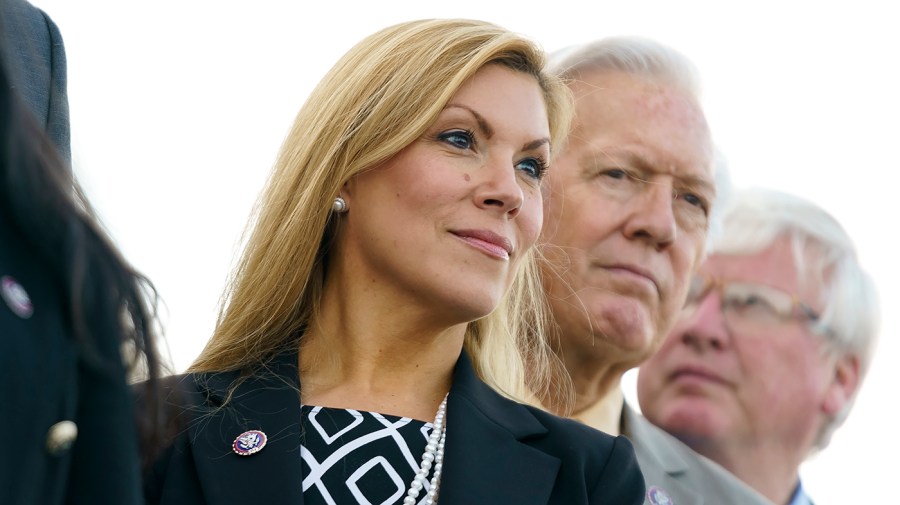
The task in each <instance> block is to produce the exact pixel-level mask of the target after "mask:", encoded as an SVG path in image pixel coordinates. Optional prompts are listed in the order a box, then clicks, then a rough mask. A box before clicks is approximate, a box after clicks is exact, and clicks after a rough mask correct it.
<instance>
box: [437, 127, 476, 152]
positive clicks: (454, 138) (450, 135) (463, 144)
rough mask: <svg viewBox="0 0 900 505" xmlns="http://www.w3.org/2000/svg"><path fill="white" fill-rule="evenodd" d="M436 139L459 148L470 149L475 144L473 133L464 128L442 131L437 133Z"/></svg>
mask: <svg viewBox="0 0 900 505" xmlns="http://www.w3.org/2000/svg"><path fill="white" fill-rule="evenodd" d="M438 139H440V140H442V141H444V142H446V143H448V144H451V145H453V146H454V147H458V148H459V149H471V148H472V147H473V146H474V145H475V134H474V133H473V132H470V131H466V130H452V131H448V132H444V133H441V134H440V135H438Z"/></svg>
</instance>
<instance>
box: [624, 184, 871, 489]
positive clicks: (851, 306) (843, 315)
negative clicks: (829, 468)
mask: <svg viewBox="0 0 900 505" xmlns="http://www.w3.org/2000/svg"><path fill="white" fill-rule="evenodd" d="M877 298H878V297H877V293H876V291H875V287H874V285H873V283H872V281H871V279H870V277H869V276H868V275H867V274H866V273H865V272H864V271H863V270H862V268H861V266H860V264H859V260H858V258H857V255H856V252H855V249H854V246H853V242H852V241H851V239H850V237H849V236H848V235H847V233H846V232H845V231H844V230H843V228H842V227H841V226H840V224H838V222H837V221H836V220H835V219H834V218H832V217H831V216H830V215H829V214H828V213H826V212H825V211H824V210H822V209H821V208H819V207H818V206H816V205H814V204H812V203H810V202H808V201H805V200H803V199H800V198H798V197H795V196H791V195H787V194H784V193H780V192H775V191H765V190H754V191H747V192H744V193H741V194H739V195H738V196H737V198H736V199H735V200H734V202H733V203H732V205H731V206H730V207H729V208H728V211H727V213H726V215H725V221H724V227H723V234H722V236H721V237H720V238H719V239H718V240H717V241H716V243H715V245H714V247H713V250H712V253H711V255H710V256H709V258H707V260H706V261H705V263H704V264H703V266H702V268H701V269H700V272H699V274H698V275H697V276H696V277H694V279H693V282H692V283H691V287H690V290H689V292H688V296H687V301H686V303H685V305H684V308H683V310H682V313H681V317H680V319H679V321H678V322H677V323H676V324H675V327H674V329H673V331H672V332H671V333H670V334H669V336H668V337H667V339H666V341H665V342H664V343H663V345H662V347H661V348H660V350H659V351H658V352H657V353H656V354H655V355H654V356H653V357H652V358H650V359H649V360H648V361H646V362H645V363H644V364H643V365H642V366H641V368H640V374H639V378H638V396H639V403H640V405H641V409H642V412H643V414H644V415H645V416H646V417H647V418H648V419H649V420H650V421H651V422H653V423H654V424H656V425H658V426H660V427H661V428H663V429H665V430H666V431H668V432H669V433H671V434H673V435H675V436H676V437H677V438H679V439H680V440H682V441H683V442H685V443H686V444H687V445H689V446H690V447H692V448H693V449H694V450H695V451H697V452H699V453H700V454H703V455H704V456H706V457H708V458H710V459H712V460H713V461H716V462H718V463H719V464H721V465H722V466H723V467H725V468H726V469H728V470H729V471H730V472H732V473H733V474H735V475H736V476H738V477H739V478H740V479H742V480H743V481H745V482H747V483H748V484H749V485H750V486H752V487H753V488H755V489H756V490H757V491H759V492H760V493H762V494H763V495H765V496H766V497H767V498H768V499H770V500H771V501H772V502H774V503H776V504H778V505H788V504H790V505H801V504H802V505H807V504H811V503H812V501H811V500H810V499H809V497H808V496H807V495H806V493H805V491H804V489H803V486H802V485H801V484H800V478H799V467H800V464H801V463H802V462H803V461H804V460H805V459H806V458H807V457H809V456H810V455H811V454H813V453H815V452H817V451H819V450H821V449H824V448H825V446H826V445H827V444H828V441H829V439H830V437H831V435H832V433H833V432H834V430H835V429H837V428H838V426H840V424H841V423H842V422H843V421H844V420H845V419H846V417H847V414H848V413H849V411H850V408H851V406H852V405H853V401H854V399H855V397H856V393H857V392H858V390H859V386H860V383H861V381H862V378H863V376H864V375H865V373H866V370H867V369H868V368H869V363H870V361H871V358H872V353H873V349H874V345H875V341H876V337H877V334H878V324H879V312H878V310H879V309H878V299H877Z"/></svg>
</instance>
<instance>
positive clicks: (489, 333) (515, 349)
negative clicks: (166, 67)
mask: <svg viewBox="0 0 900 505" xmlns="http://www.w3.org/2000/svg"><path fill="white" fill-rule="evenodd" d="M487 64H501V65H504V66H506V67H509V68H511V69H514V70H516V71H520V72H525V73H527V74H529V75H532V76H534V77H535V79H536V81H537V82H538V84H539V85H540V87H541V89H542V91H543V96H544V101H545V105H546V108H547V115H548V121H549V128H550V136H551V145H552V146H557V145H559V144H560V143H561V142H562V141H563V140H564V138H565V135H566V134H567V132H568V128H569V123H570V120H571V116H572V107H573V106H572V99H571V96H570V94H569V91H568V89H567V87H566V86H565V85H564V84H563V83H562V82H561V81H560V80H558V79H557V78H556V77H554V76H552V75H549V74H547V73H545V72H544V71H543V66H544V53H543V51H542V50H541V49H540V48H539V47H538V46H536V45H535V44H534V43H533V42H531V41H529V40H527V39H525V38H523V37H521V36H519V35H516V34H513V33H511V32H508V31H506V30H504V29H502V28H500V27H498V26H495V25H492V24H489V23H485V22H481V21H472V20H421V21H412V22H407V23H402V24H398V25H395V26H392V27H389V28H386V29H384V30H381V31H379V32H377V33H375V34H373V35H371V36H369V37H367V38H365V39H364V40H362V41H361V42H360V43H358V44H357V45H356V46H355V47H353V48H352V49H351V50H350V51H349V52H348V53H347V54H345V55H344V56H343V57H342V58H341V59H340V60H339V61H338V62H337V64H335V66H334V67H333V68H332V69H331V70H330V71H329V72H328V74H326V76H325V77H324V78H323V79H322V81H321V82H320V83H319V84H318V86H317V87H316V88H315V89H314V90H313V92H312V94H311V95H310V97H309V99H308V100H307V102H306V104H305V105H304V106H303V108H302V109H301V110H300V112H299V113H298V114H297V117H296V119H295V120H294V124H293V127H292V128H291V130H290V133H289V134H288V136H287V138H286V140H285V142H284V144H283V146H282V149H281V152H280V154H279V156H278V159H277V161H276V164H275V167H274V170H273V173H272V175H271V177H270V179H269V183H268V186H267V188H266V189H265V191H264V193H263V194H262V197H261V200H260V201H259V202H258V204H257V208H256V210H255V213H254V218H253V219H252V220H251V224H250V228H249V229H248V230H249V231H250V235H249V240H248V241H247V244H246V247H245V249H244V251H243V255H242V257H241V258H240V260H239V263H238V264H237V267H236V268H235V270H234V272H233V273H232V277H231V282H230V283H229V286H228V287H227V288H226V290H225V293H224V294H223V299H222V306H221V309H220V313H219V320H218V325H217V327H216V330H215V332H214V334H213V336H212V338H211V339H210V341H209V342H208V343H207V345H206V347H205V349H204V350H203V352H202V353H201V354H200V356H199V357H198V358H197V360H196V361H195V362H194V364H193V365H192V367H191V370H190V371H192V372H209V371H224V370H238V369H240V370H254V369H256V368H257V367H259V366H260V365H262V364H264V363H265V362H266V361H267V360H268V359H270V358H271V357H273V356H274V355H275V354H277V353H278V352H283V351H285V350H288V349H298V348H299V338H300V336H301V335H302V333H303V332H304V330H305V329H306V328H307V327H309V325H310V324H312V321H313V320H314V319H315V317H316V315H317V314H318V309H319V303H320V301H321V297H322V292H323V285H324V280H325V272H326V268H327V257H328V250H329V247H330V245H331V243H332V240H333V239H334V237H335V236H336V233H337V227H338V226H339V224H340V220H339V219H331V217H330V216H331V212H330V209H331V204H332V201H333V199H334V197H335V195H337V194H338V192H339V190H340V188H341V187H342V186H343V184H344V183H345V182H347V181H348V180H349V179H351V178H352V177H353V176H355V175H357V174H359V173H360V172H362V171H364V170H366V169H369V168H371V167H373V166H376V165H378V164H380V163H382V162H384V161H385V160H387V159H389V158H391V157H392V156H394V155H395V154H397V153H398V152H399V151H401V150H402V149H403V148H405V147H406V146H407V145H409V144H410V143H412V142H413V141H414V140H415V139H417V138H419V137H421V136H422V135H423V134H424V132H425V131H426V129H427V128H428V127H429V126H431V124H433V123H434V121H436V120H437V117H438V115H439V114H440V113H441V111H442V110H443V108H444V107H445V106H446V104H447V103H448V102H449V101H450V99H451V98H452V97H453V95H454V94H455V93H456V91H457V90H458V89H459V88H460V86H461V85H462V84H463V83H464V82H465V81H466V80H467V79H469V78H470V77H472V76H473V75H474V74H475V72H477V71H478V70H479V69H480V68H481V67H483V66H484V65H487ZM533 254H534V253H533V252H529V253H528V255H527V257H525V258H523V260H522V267H521V270H520V272H519V275H518V276H517V277H516V279H515V281H514V282H513V285H512V287H511V288H510V290H509V292H508V293H507V294H506V296H505V297H504V298H503V300H502V301H501V303H500V305H499V307H497V309H496V310H495V311H494V312H493V313H491V314H490V315H488V316H487V317H485V318H482V319H480V320H478V321H474V322H472V323H470V324H469V325H468V328H467V331H466V338H465V349H466V351H467V352H468V353H469V355H470V356H471V357H472V361H473V364H474V365H475V369H476V371H477V373H478V374H479V376H480V377H481V378H482V380H484V381H485V382H486V383H487V384H489V385H490V386H491V387H493V388H494V389H496V390H497V391H499V392H500V393H501V394H504V395H506V396H509V397H512V398H515V399H518V400H523V401H529V402H531V401H533V400H532V393H531V392H532V391H534V392H537V391H543V390H544V389H545V388H547V387H549V385H548V384H549V377H550V376H549V375H548V373H547V372H548V371H549V369H548V367H549V366H552V363H553V362H552V361H551V360H552V353H550V352H549V351H548V346H547V345H546V343H545V342H544V341H543V335H544V332H543V331H542V330H543V328H542V326H543V321H544V303H543V299H542V294H541V287H540V286H541V285H540V282H539V281H538V277H537V268H536V265H535V262H534V256H533ZM526 368H527V369H528V377H527V378H526V374H525V370H526Z"/></svg>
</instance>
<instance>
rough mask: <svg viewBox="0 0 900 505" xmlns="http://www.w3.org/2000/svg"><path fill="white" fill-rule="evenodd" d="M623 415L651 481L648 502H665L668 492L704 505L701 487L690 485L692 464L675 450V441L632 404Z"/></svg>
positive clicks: (681, 500)
mask: <svg viewBox="0 0 900 505" xmlns="http://www.w3.org/2000/svg"><path fill="white" fill-rule="evenodd" d="M622 417H623V419H622V425H623V428H624V429H623V431H624V432H625V433H626V434H627V435H628V437H629V439H631V442H632V445H634V452H635V454H636V455H637V456H638V462H639V463H640V464H641V471H642V472H643V473H644V481H645V482H646V484H647V496H646V499H645V501H644V503H665V500H664V499H663V498H662V496H664V495H665V496H668V497H670V498H672V499H673V501H674V502H675V503H676V504H678V503H691V504H695V505H702V504H703V503H704V500H703V495H702V494H700V493H699V491H700V490H695V489H691V488H690V487H689V485H690V479H689V477H690V476H689V475H688V472H689V470H690V468H691V467H690V465H689V464H688V463H687V462H686V461H685V460H684V458H682V456H681V455H680V454H678V453H677V452H676V451H675V450H673V449H672V447H671V442H669V441H668V440H667V439H666V437H665V436H663V435H661V434H660V431H659V429H658V428H656V427H655V426H653V425H651V424H650V421H647V420H646V419H644V418H643V417H641V416H640V415H638V414H637V413H636V412H635V411H634V410H632V409H631V407H629V406H628V404H625V406H624V408H623V409H622ZM654 488H655V490H654ZM660 493H662V494H660ZM656 495H659V496H656Z"/></svg>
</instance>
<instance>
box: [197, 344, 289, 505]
mask: <svg viewBox="0 0 900 505" xmlns="http://www.w3.org/2000/svg"><path fill="white" fill-rule="evenodd" d="M296 358H297V354H296V353H286V354H284V355H281V356H279V357H278V358H277V359H276V360H275V361H274V362H273V363H272V364H271V365H270V367H269V370H268V371H267V372H266V373H264V374H263V375H261V376H259V377H253V378H249V379H247V380H245V381H244V382H243V383H241V385H240V386H238V388H237V389H236V390H235V391H234V393H233V397H232V400H231V401H229V402H228V404H227V405H226V406H225V407H224V408H220V409H218V410H216V407H217V406H219V405H221V404H222V403H223V402H224V399H225V398H226V397H227V395H228V390H229V388H230V387H231V384H232V383H233V381H234V380H235V379H236V378H237V373H220V374H212V375H205V376H200V377H199V378H198V379H197V385H198V389H199V391H200V392H201V394H205V395H206V398H207V400H208V401H207V406H208V408H210V409H211V412H210V413H208V414H206V415H202V414H201V415H199V416H197V417H196V418H195V419H196V421H195V423H194V425H193V426H191V428H190V430H191V440H192V441H193V443H192V450H193V456H194V462H195V464H196V468H197V474H198V477H199V479H200V482H201V483H202V484H201V485H202V487H203V494H204V496H205V497H206V501H207V503H208V504H209V505H226V504H235V503H265V504H267V505H282V504H283V505H298V504H301V505H302V503H303V493H302V486H301V482H302V480H303V477H302V475H301V467H300V464H301V460H300V394H299V383H298V374H297V365H296V362H297V361H296ZM248 430H260V431H262V432H264V433H265V434H266V437H267V442H266V445H265V447H263V449H262V450H260V451H259V452H257V453H255V454H251V455H249V456H240V455H238V454H236V453H235V452H234V451H233V450H232V443H233V442H234V440H235V438H237V437H238V436H239V435H240V434H242V433H244V432H245V431H248Z"/></svg>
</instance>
